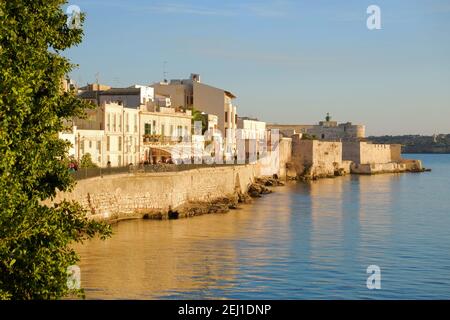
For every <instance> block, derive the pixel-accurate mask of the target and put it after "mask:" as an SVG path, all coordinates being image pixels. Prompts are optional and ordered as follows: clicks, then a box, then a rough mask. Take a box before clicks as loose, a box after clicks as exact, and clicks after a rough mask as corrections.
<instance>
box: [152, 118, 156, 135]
mask: <svg viewBox="0 0 450 320" xmlns="http://www.w3.org/2000/svg"><path fill="white" fill-rule="evenodd" d="M153 134H156V120H153Z"/></svg>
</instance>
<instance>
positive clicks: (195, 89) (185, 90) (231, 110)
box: [152, 74, 237, 136]
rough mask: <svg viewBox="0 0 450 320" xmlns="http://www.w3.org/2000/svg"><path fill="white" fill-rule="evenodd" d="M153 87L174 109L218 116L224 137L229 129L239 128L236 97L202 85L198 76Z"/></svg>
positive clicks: (161, 83)
mask: <svg viewBox="0 0 450 320" xmlns="http://www.w3.org/2000/svg"><path fill="white" fill-rule="evenodd" d="M152 87H153V88H154V89H155V93H156V94H159V95H165V96H168V97H170V99H171V101H172V106H174V107H180V108H184V109H193V108H194V109H197V110H200V111H203V112H205V113H208V114H214V115H217V125H218V129H219V130H220V131H221V132H222V135H223V136H226V135H227V133H226V132H227V129H236V128H237V107H236V106H235V105H233V100H234V99H235V98H236V96H235V95H234V94H232V93H231V92H230V91H227V90H223V89H219V88H216V87H213V86H210V85H207V84H204V83H202V82H201V81H200V75H198V74H191V76H190V78H189V79H183V80H178V79H177V80H170V82H159V83H154V84H153V85H152Z"/></svg>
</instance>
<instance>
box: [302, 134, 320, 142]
mask: <svg viewBox="0 0 450 320" xmlns="http://www.w3.org/2000/svg"><path fill="white" fill-rule="evenodd" d="M302 140H317V137H316V136H315V135H310V134H308V133H304V134H302Z"/></svg>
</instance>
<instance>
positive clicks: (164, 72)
mask: <svg viewBox="0 0 450 320" xmlns="http://www.w3.org/2000/svg"><path fill="white" fill-rule="evenodd" d="M166 66H167V61H164V62H163V79H164V82H167V71H166Z"/></svg>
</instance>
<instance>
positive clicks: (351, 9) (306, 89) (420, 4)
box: [64, 0, 450, 135]
mask: <svg viewBox="0 0 450 320" xmlns="http://www.w3.org/2000/svg"><path fill="white" fill-rule="evenodd" d="M69 4H70V5H77V6H79V7H80V8H81V11H82V12H84V13H86V21H85V24H84V26H83V29H84V34H85V36H84V39H83V42H82V43H81V44H80V45H79V46H77V47H74V48H71V49H69V50H67V51H66V52H65V53H64V54H65V56H67V57H68V58H70V59H71V61H72V63H75V64H77V65H78V67H77V69H76V70H74V71H73V72H72V74H71V77H72V78H73V79H74V80H75V81H76V82H77V83H78V84H79V85H85V84H86V83H88V82H89V83H92V82H95V81H96V74H97V73H98V77H99V81H100V83H103V84H108V85H112V86H114V87H120V86H130V85H133V84H151V83H153V82H156V81H161V80H162V79H163V76H164V70H165V71H166V72H167V78H168V79H181V78H188V77H189V74H190V73H198V74H200V75H201V81H202V82H204V83H207V84H210V85H213V86H215V87H219V88H223V89H225V90H229V91H231V92H233V93H234V94H235V95H236V96H237V99H236V101H235V103H236V105H237V106H238V114H239V115H241V116H252V117H257V118H258V119H260V120H263V121H266V122H270V123H284V124H313V123H317V122H318V121H320V120H323V118H324V117H325V115H326V113H327V112H329V113H330V114H331V116H332V118H333V120H336V121H338V122H347V121H350V122H353V123H355V124H365V125H366V133H367V134H368V135H384V134H389V135H391V134H392V135H395V134H435V133H450V0H446V1H444V0H427V1H424V0H421V1H419V0H386V1H382V0H370V1H363V0H360V1H354V0H347V1H338V0H336V1H331V0H328V1H325V0H309V1H298V0H295V1H294V0H260V1H256V0H250V1H246V0H240V1H238V0H226V1H224V0H222V1H212V0H209V1H205V0H202V1H192V0H155V1H153V0H147V1H144V0H127V1H123V0H69ZM372 4H373V5H377V6H378V7H379V8H380V10H381V29H380V30H369V29H368V28H367V25H366V20H367V18H368V17H369V15H370V14H368V13H367V12H366V10H367V7H368V6H369V5H372ZM164 61H166V63H164ZM164 65H165V67H164Z"/></svg>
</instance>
